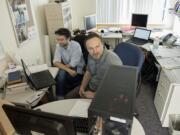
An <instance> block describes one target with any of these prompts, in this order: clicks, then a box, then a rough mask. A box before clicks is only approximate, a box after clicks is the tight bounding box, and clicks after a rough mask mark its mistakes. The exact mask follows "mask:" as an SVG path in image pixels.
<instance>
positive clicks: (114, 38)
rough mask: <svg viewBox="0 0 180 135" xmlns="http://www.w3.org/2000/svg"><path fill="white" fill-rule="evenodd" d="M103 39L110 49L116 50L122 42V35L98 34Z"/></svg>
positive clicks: (112, 33)
mask: <svg viewBox="0 0 180 135" xmlns="http://www.w3.org/2000/svg"><path fill="white" fill-rule="evenodd" d="M97 33H98V34H99V35H101V37H102V38H103V41H104V42H105V43H107V44H109V45H110V49H114V48H115V46H116V45H117V44H118V43H119V42H121V41H122V37H123V36H122V33H115V32H105V33H100V32H97Z"/></svg>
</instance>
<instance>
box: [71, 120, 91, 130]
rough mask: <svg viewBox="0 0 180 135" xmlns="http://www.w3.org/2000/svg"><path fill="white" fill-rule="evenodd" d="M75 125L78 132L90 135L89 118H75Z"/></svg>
mask: <svg viewBox="0 0 180 135" xmlns="http://www.w3.org/2000/svg"><path fill="white" fill-rule="evenodd" d="M73 124H74V127H75V130H76V132H82V133H88V131H89V130H88V118H80V117H74V118H73Z"/></svg>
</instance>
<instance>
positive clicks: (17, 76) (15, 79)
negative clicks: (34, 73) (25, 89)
mask: <svg viewBox="0 0 180 135" xmlns="http://www.w3.org/2000/svg"><path fill="white" fill-rule="evenodd" d="M20 82H22V79H21V72H20V71H19V70H17V71H14V72H10V73H8V81H7V83H8V84H15V83H20Z"/></svg>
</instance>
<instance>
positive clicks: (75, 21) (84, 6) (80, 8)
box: [70, 0, 96, 29]
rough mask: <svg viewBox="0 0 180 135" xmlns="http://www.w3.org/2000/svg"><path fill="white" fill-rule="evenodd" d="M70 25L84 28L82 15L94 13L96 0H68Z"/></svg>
mask: <svg viewBox="0 0 180 135" xmlns="http://www.w3.org/2000/svg"><path fill="white" fill-rule="evenodd" d="M70 4H71V13H72V27H73V29H75V28H80V29H83V28H84V16H86V15H90V14H95V13H96V0H70Z"/></svg>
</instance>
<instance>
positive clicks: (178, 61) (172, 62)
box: [158, 57, 180, 69]
mask: <svg viewBox="0 0 180 135" xmlns="http://www.w3.org/2000/svg"><path fill="white" fill-rule="evenodd" d="M158 62H159V64H160V65H161V66H162V67H164V68H166V69H174V68H180V58H179V57H174V58H163V59H158Z"/></svg>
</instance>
